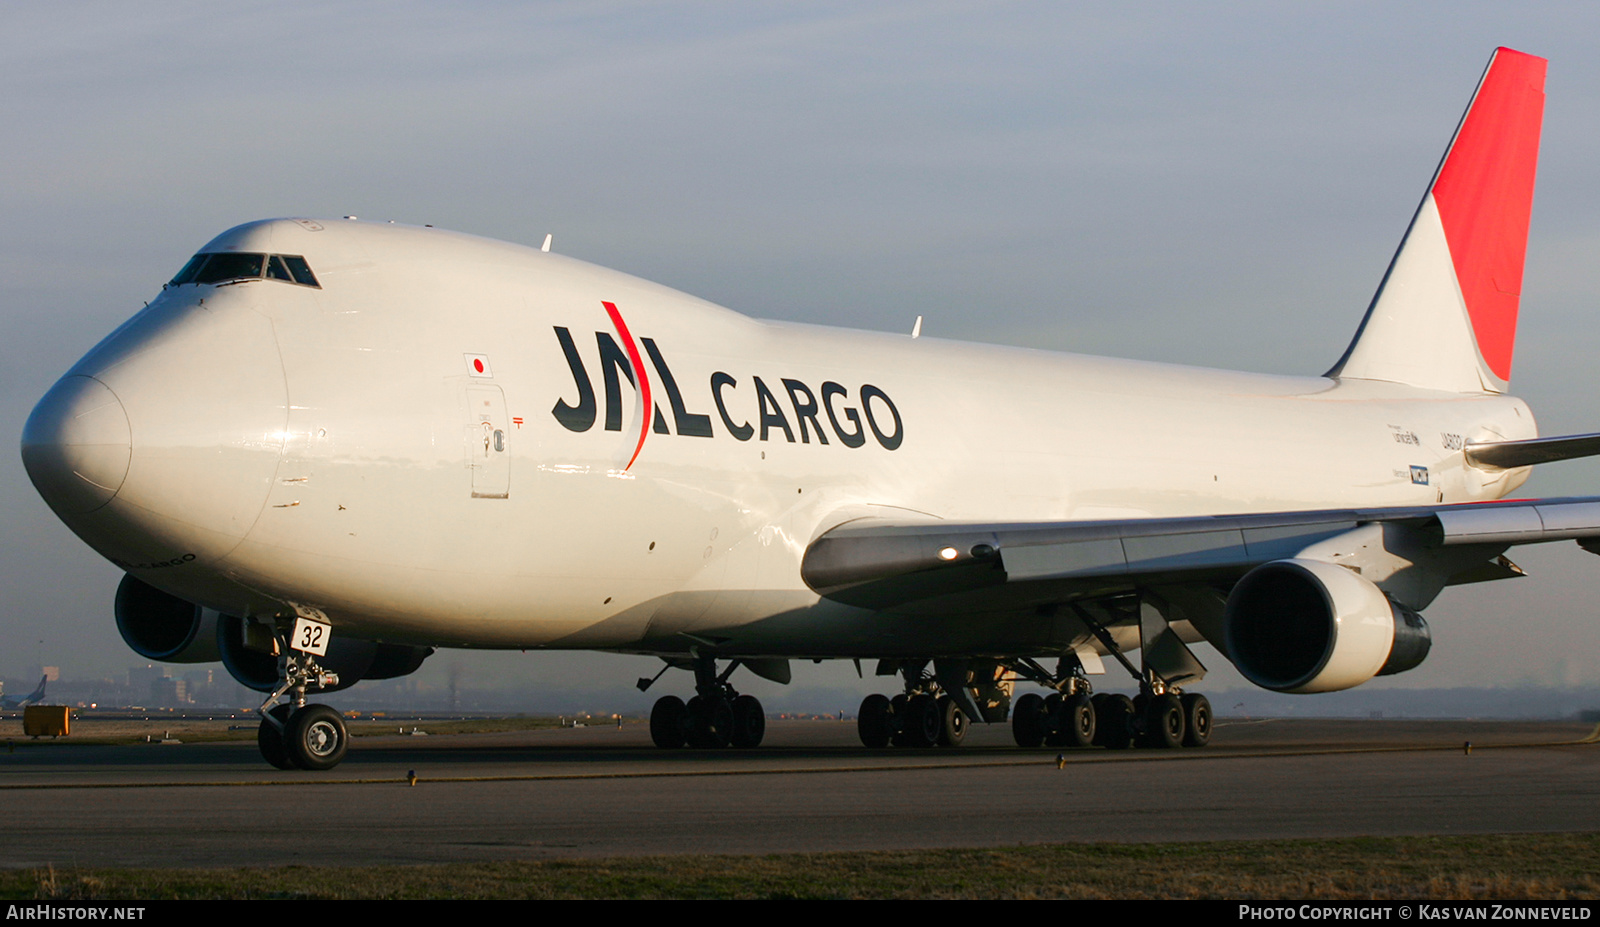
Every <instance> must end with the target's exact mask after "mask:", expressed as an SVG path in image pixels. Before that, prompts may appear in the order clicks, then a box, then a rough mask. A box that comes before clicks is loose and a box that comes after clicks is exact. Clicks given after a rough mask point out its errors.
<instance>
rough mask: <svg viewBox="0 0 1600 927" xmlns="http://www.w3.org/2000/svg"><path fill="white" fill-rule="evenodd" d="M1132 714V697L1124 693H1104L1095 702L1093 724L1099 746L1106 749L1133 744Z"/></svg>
mask: <svg viewBox="0 0 1600 927" xmlns="http://www.w3.org/2000/svg"><path fill="white" fill-rule="evenodd" d="M1097 698H1098V696H1097ZM1133 716H1134V715H1133V699H1131V698H1128V697H1127V696H1126V695H1106V696H1105V698H1104V699H1102V700H1100V701H1098V702H1096V703H1095V718H1094V726H1095V733H1096V734H1097V735H1098V741H1099V743H1100V746H1102V747H1105V748H1106V749H1108V750H1126V749H1128V748H1129V747H1131V746H1133V723H1132V722H1133Z"/></svg>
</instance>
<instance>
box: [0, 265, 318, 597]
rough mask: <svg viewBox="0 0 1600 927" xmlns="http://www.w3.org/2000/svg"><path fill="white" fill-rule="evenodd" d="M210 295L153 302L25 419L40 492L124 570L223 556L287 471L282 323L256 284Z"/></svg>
mask: <svg viewBox="0 0 1600 927" xmlns="http://www.w3.org/2000/svg"><path fill="white" fill-rule="evenodd" d="M207 296H208V297H209V299H208V300H207V304H202V302H201V301H200V299H199V298H198V297H196V296H193V295H192V294H180V295H179V296H174V295H172V294H170V293H168V294H164V296H163V297H160V298H158V300H157V301H156V302H153V303H151V304H150V306H149V308H147V309H146V310H144V311H143V312H141V313H140V314H138V315H136V316H135V317H134V318H133V319H131V320H129V321H128V322H126V323H124V324H123V326H122V327H121V328H119V329H117V331H115V332H113V333H112V334H111V335H110V336H108V337H107V338H106V339H105V340H104V341H102V342H101V343H100V344H99V345H97V346H96V347H95V348H94V349H92V350H91V351H90V352H89V353H88V354H87V355H85V356H84V357H83V359H82V360H80V361H79V362H78V363H77V364H76V365H75V366H74V367H73V369H72V370H70V371H68V373H67V375H66V376H64V377H62V379H61V380H60V381H59V382H58V383H56V385H55V386H54V387H52V388H51V390H50V391H49V392H48V393H46V394H45V396H44V398H43V399H41V400H40V401H39V404H38V406H37V407H36V408H35V409H34V411H33V415H32V417H30V418H29V419H28V424H27V426H26V428H25V429H24V433H23V439H22V456H23V460H24V463H25V465H26V467H27V469H28V475H29V477H30V478H31V479H32V480H33V483H34V485H35V486H36V487H37V488H38V490H39V493H40V495H42V496H43V497H44V499H45V501H46V502H48V503H49V504H50V507H51V508H52V509H54V510H55V512H56V514H57V516H59V517H60V518H61V520H62V521H64V522H66V524H67V526H68V527H69V528H71V529H72V530H73V531H74V532H76V533H77V535H78V536H79V537H80V538H82V539H83V540H84V541H86V542H88V543H89V545H90V546H92V547H94V548H95V549H96V550H98V551H99V552H100V553H101V554H102V555H103V556H105V557H106V558H108V559H110V560H111V561H112V562H114V563H116V564H118V565H119V566H123V568H124V569H128V568H130V567H134V568H138V567H141V566H149V568H151V569H171V567H170V564H173V563H181V564H191V563H200V564H202V565H204V564H208V563H215V562H217V561H218V560H220V559H221V558H223V557H226V556H227V555H228V553H229V552H231V551H232V550H233V549H234V548H236V547H237V546H238V545H239V544H240V543H241V542H242V541H243V539H244V537H245V535H246V534H247V533H248V532H249V530H250V528H251V527H252V526H253V525H254V524H255V521H256V518H257V516H258V515H259V513H260V512H261V509H262V507H263V506H264V505H265V504H266V499H267V495H268V493H269V491H270V489H271V486H272V481H273V478H274V476H275V475H276V473H277V467H278V462H279V458H280V457H281V454H282V449H283V443H284V441H285V433H286V432H285V429H286V427H287V416H288V408H289V406H288V396H287V384H286V380H285V375H284V367H283V362H282V359H281V356H280V354H279V351H278V344H277V339H276V337H275V335H274V333H273V328H272V322H271V320H270V319H269V318H268V317H267V316H265V315H263V314H262V313H261V312H259V311H257V310H256V309H255V308H254V302H253V300H254V298H255V297H254V295H253V294H252V293H250V292H233V291H229V292H225V293H222V294H207ZM181 297H189V298H181ZM164 575H165V574H164Z"/></svg>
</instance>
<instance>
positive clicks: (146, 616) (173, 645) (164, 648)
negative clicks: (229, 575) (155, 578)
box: [115, 575, 221, 663]
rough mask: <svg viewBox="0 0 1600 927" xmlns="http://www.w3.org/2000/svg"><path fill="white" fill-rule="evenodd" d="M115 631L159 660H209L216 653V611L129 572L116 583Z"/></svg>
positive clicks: (140, 651)
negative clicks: (165, 590)
mask: <svg viewBox="0 0 1600 927" xmlns="http://www.w3.org/2000/svg"><path fill="white" fill-rule="evenodd" d="M115 611H116V616H117V631H118V632H119V633H121V634H122V639H123V640H124V641H126V642H127V644H128V646H129V647H131V648H133V652H134V653H137V654H138V655H139V656H141V657H144V658H145V659H147V660H159V661H160V662H162V663H211V662H213V661H215V660H218V659H221V657H220V655H219V654H218V653H217V618H218V615H217V613H216V612H214V611H212V610H211V609H209V608H201V607H200V606H198V605H196V604H194V603H193V602H188V601H185V600H183V599H180V598H178V597H177V596H175V595H171V594H170V593H166V592H162V591H161V590H160V589H157V588H156V587H154V586H152V585H150V584H149V583H147V582H144V581H143V580H140V579H136V578H135V577H133V576H132V575H126V576H123V577H122V584H121V585H119V586H117V600H116V607H115Z"/></svg>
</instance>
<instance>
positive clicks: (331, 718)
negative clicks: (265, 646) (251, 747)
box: [256, 636, 350, 770]
mask: <svg viewBox="0 0 1600 927" xmlns="http://www.w3.org/2000/svg"><path fill="white" fill-rule="evenodd" d="M278 653H279V654H280V656H279V657H278V672H279V675H280V676H281V678H282V681H281V682H280V683H279V685H278V687H277V688H276V689H274V690H273V691H272V694H271V695H269V696H267V700H266V701H265V702H262V703H261V707H260V708H259V709H257V710H258V711H259V712H260V714H261V727H260V728H258V729H257V731H256V746H257V747H258V748H259V749H260V750H261V757H262V759H265V760H266V761H267V762H268V763H271V764H272V765H273V766H276V767H277V768H279V769H309V770H323V769H332V768H333V767H335V766H337V765H339V761H340V760H343V759H344V755H345V752H346V751H347V750H349V748H350V733H349V731H348V730H347V729H346V728H345V725H344V718H343V717H342V716H340V714H339V713H338V712H337V711H335V710H333V709H332V708H329V707H328V706H327V705H319V704H307V703H306V691H307V690H308V689H310V690H317V689H324V688H331V687H334V686H337V685H338V684H339V677H338V676H337V675H335V674H333V673H330V672H327V671H325V670H323V669H322V668H321V667H320V666H318V665H317V662H316V659H315V658H314V657H313V656H312V655H311V654H309V653H305V652H302V651H298V650H291V649H289V647H288V641H287V640H286V639H284V638H283V637H281V636H280V637H279V639H278ZM285 696H287V697H288V701H286V702H282V703H280V704H276V705H275V704H273V703H274V702H277V701H278V700H279V699H280V698H284V697H285Z"/></svg>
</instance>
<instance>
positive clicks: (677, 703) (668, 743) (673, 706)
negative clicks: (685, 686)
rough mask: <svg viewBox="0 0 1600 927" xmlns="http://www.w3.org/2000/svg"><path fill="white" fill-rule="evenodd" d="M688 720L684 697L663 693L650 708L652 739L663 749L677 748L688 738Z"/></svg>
mask: <svg viewBox="0 0 1600 927" xmlns="http://www.w3.org/2000/svg"><path fill="white" fill-rule="evenodd" d="M688 720H689V710H688V709H687V708H685V707H684V704H683V699H681V698H678V697H677V696H676V695H663V696H662V697H660V698H658V699H656V703H655V706H654V707H652V708H651V709H650V739H651V740H652V741H654V742H655V745H656V746H658V747H660V748H661V749H663V750H676V749H678V748H679V747H681V746H683V745H684V743H685V742H686V741H687V740H688V737H687V733H688V727H689V724H688Z"/></svg>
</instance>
